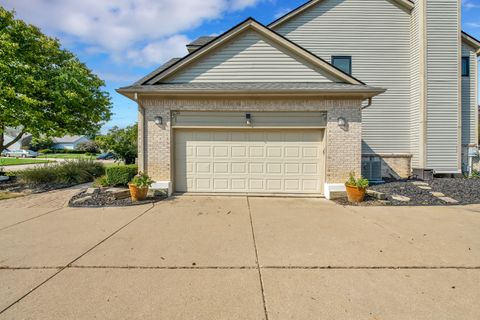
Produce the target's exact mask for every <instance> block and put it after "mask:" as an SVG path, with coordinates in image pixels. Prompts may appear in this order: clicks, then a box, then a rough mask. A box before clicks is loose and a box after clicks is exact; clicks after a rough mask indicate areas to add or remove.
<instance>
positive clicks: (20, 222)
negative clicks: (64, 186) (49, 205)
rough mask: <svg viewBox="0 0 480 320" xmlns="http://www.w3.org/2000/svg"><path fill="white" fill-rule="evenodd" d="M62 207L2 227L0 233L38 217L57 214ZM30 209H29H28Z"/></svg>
mask: <svg viewBox="0 0 480 320" xmlns="http://www.w3.org/2000/svg"><path fill="white" fill-rule="evenodd" d="M63 208H64V207H59V208H55V209H53V210H51V211H48V212H45V213H42V214H40V215H38V216H35V217H31V218H28V219H25V220H22V221H19V222H15V223H14V224H11V225H9V226H6V227H3V228H0V231H3V230H5V229H8V228H11V227H14V226H17V225H19V224H22V223H25V222H28V221H31V220H34V219H37V218H40V217H43V216H46V215H47V214H50V213H54V212H57V211H59V210H61V209H63ZM29 209H30V208H29Z"/></svg>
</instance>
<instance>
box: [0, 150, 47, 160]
mask: <svg viewBox="0 0 480 320" xmlns="http://www.w3.org/2000/svg"><path fill="white" fill-rule="evenodd" d="M2 154H3V153H2ZM4 155H5V157H15V158H36V157H37V156H38V152H35V151H32V150H8V151H5V152H4Z"/></svg>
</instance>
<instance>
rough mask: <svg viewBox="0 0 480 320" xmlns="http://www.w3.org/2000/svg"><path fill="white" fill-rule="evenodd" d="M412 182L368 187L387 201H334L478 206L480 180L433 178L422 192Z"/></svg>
mask: <svg viewBox="0 0 480 320" xmlns="http://www.w3.org/2000/svg"><path fill="white" fill-rule="evenodd" d="M413 182H414V180H399V181H389V182H386V183H384V184H378V185H373V186H370V187H369V189H370V190H375V191H378V192H382V193H385V194H386V195H387V200H378V199H376V198H373V197H370V196H367V197H366V198H365V201H364V202H362V203H358V204H353V203H350V202H348V200H347V199H346V198H341V199H337V200H335V202H337V203H339V204H341V205H349V206H439V205H466V204H480V179H478V178H473V179H466V178H435V179H434V180H432V181H428V182H427V183H428V186H429V187H431V188H432V189H431V190H424V189H421V188H419V187H418V186H416V185H414V184H413ZM431 192H441V193H443V194H444V195H445V196H447V197H450V198H453V199H455V200H457V201H458V203H455V204H452V203H447V202H445V201H443V200H441V199H439V198H437V197H434V196H433V195H432V194H431ZM392 195H399V196H404V197H408V198H410V201H408V202H403V201H397V200H394V199H392Z"/></svg>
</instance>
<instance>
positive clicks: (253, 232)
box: [247, 195, 268, 320]
mask: <svg viewBox="0 0 480 320" xmlns="http://www.w3.org/2000/svg"><path fill="white" fill-rule="evenodd" d="M247 207H248V216H249V218H250V227H251V229H252V238H253V247H254V249H255V262H256V264H257V269H258V277H259V280H260V291H261V293H262V302H263V311H264V312H265V320H268V311H267V303H266V300H265V290H264V285H263V278H262V270H261V267H260V262H259V261H258V249H257V242H256V240H255V230H254V228H253V219H252V210H251V209H250V200H249V198H248V195H247Z"/></svg>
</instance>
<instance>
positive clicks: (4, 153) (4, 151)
mask: <svg viewBox="0 0 480 320" xmlns="http://www.w3.org/2000/svg"><path fill="white" fill-rule="evenodd" d="M7 152H10V150H8V149H5V150H2V153H0V156H2V157H6V156H7Z"/></svg>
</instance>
